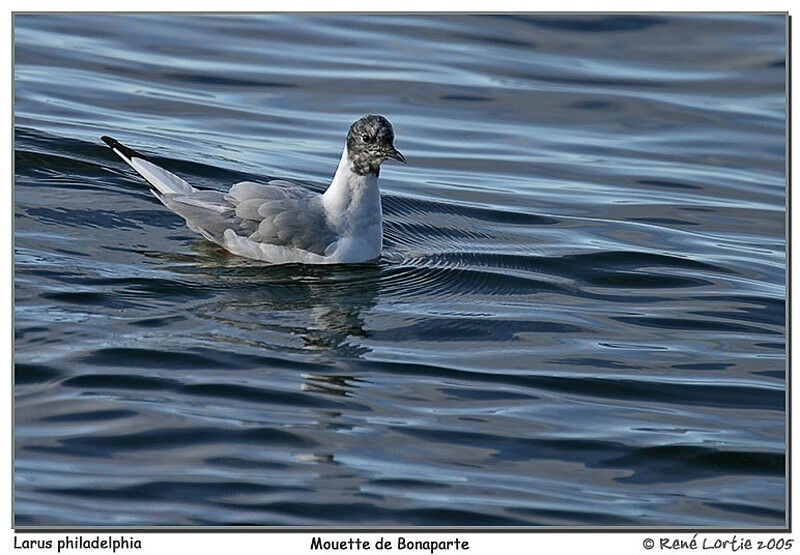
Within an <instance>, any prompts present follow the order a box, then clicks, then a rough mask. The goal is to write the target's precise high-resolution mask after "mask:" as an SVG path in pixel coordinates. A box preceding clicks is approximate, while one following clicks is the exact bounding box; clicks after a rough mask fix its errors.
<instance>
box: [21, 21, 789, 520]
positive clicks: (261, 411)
mask: <svg viewBox="0 0 800 555" xmlns="http://www.w3.org/2000/svg"><path fill="white" fill-rule="evenodd" d="M14 33H15V37H14V54H15V65H14V87H15V106H14V109H15V119H14V137H15V159H14V161H15V181H14V195H15V197H14V198H15V232H14V247H15V262H14V265H15V266H14V268H15V280H14V284H15V288H14V301H15V310H14V327H15V334H16V339H15V347H14V357H15V390H14V392H15V398H14V417H15V428H14V431H15V437H14V441H15V458H14V468H15V471H14V486H15V494H14V502H15V503H14V512H15V524H16V525H17V526H31V525H35V526H52V525H69V526H80V525H85V526H99V525H113V526H123V525H135V526H141V525H234V524H258V525H315V526H321V525H326V526H327V525H331V526H342V525H346V526H373V525H380V526H388V525H402V526H410V525H414V526H417V525H432V526H453V525H468V526H495V525H506V526H543V525H572V526H582V525H586V526H598V525H602V526H618V525H619V526H653V525H669V526H691V527H700V526H729V527H746V526H773V527H774V526H783V525H784V524H785V511H784V503H785V496H786V483H785V476H784V474H785V462H784V461H785V453H786V450H785V439H784V434H785V431H786V426H785V417H786V413H785V386H786V382H785V374H784V367H785V363H786V342H785V339H786V335H785V332H786V328H785V316H786V307H785V296H786V288H785V279H786V257H785V230H786V229H785V200H786V196H785V193H786V190H785V178H786V173H785V162H786V160H785V154H784V153H785V130H786V129H785V123H786V122H785V101H786V98H785V59H784V56H785V50H786V39H785V18H784V17H783V16H781V15H752V14H750V15H685V16H680V15H670V16H663V15H656V14H649V15H643V16H634V15H618V16H615V15H569V16H567V15H565V16H558V15H512V16H462V15H448V16H435V15H432V16H413V17H410V16H399V15H366V16H364V15H359V16H356V15H302V16H300V15H225V16H214V15H175V14H173V15H109V14H106V15H17V16H16V17H15V18H14ZM369 112H371V113H380V114H383V115H385V116H386V117H388V118H389V119H390V120H391V121H392V122H393V124H394V128H395V132H396V135H397V139H396V145H397V147H398V148H399V149H400V150H401V151H402V152H403V153H404V154H405V155H406V158H407V159H408V165H407V166H401V165H399V164H392V163H387V164H385V165H384V168H383V171H382V172H381V187H382V193H383V205H384V216H385V222H384V230H385V238H386V239H385V247H384V253H383V256H382V258H381V260H380V261H379V262H377V263H374V264H365V265H353V266H338V267H303V266H299V265H290V266H277V267H276V266H273V267H270V266H265V265H263V264H259V263H256V262H251V261H247V260H244V259H240V258H237V257H235V256H232V255H228V254H226V253H224V252H222V251H220V249H218V248H217V247H216V246H214V245H212V244H209V243H207V242H205V241H204V240H203V239H200V238H198V237H197V236H196V235H195V234H193V233H192V232H191V231H189V230H188V229H187V228H186V227H185V226H184V224H183V222H182V220H181V219H180V218H179V217H177V216H175V215H173V214H171V213H170V212H169V211H167V210H166V209H165V208H164V207H163V206H161V205H160V204H159V202H158V201H157V200H156V199H155V198H154V197H153V196H152V195H150V193H149V192H148V191H147V189H146V187H144V186H143V182H142V181H141V179H140V178H138V177H137V176H136V175H135V174H134V173H133V172H132V171H131V170H130V169H129V168H127V167H126V166H125V165H124V163H123V162H122V161H121V160H119V159H118V158H117V157H116V156H115V155H114V154H113V153H112V152H111V151H110V150H109V149H108V148H107V147H106V146H105V145H104V144H103V143H101V141H100V140H99V137H100V135H111V136H113V137H116V138H117V139H119V140H121V141H123V142H124V143H125V144H128V145H130V146H131V147H133V148H136V149H138V150H140V151H142V152H145V153H146V154H148V155H149V156H151V157H152V158H154V159H155V160H156V161H157V162H159V163H160V164H162V165H164V166H165V167H167V168H168V169H170V170H171V171H174V172H175V173H178V174H179V175H181V176H183V177H184V178H186V179H187V180H188V181H190V182H192V183H193V184H197V185H201V186H206V187H212V188H218V189H226V188H227V187H229V186H230V185H231V184H232V183H234V182H236V181H239V180H243V179H256V180H258V179H268V178H287V177H288V178H292V179H295V180H297V181H299V182H300V183H302V184H304V185H305V186H307V187H309V188H311V189H313V190H322V189H324V187H325V186H326V185H327V183H328V181H329V179H330V177H331V176H332V174H333V171H334V169H335V167H336V164H337V163H338V160H339V156H340V154H341V149H342V147H343V142H344V136H345V134H346V131H347V127H348V126H349V124H350V123H351V122H352V121H354V120H355V119H357V118H358V117H360V116H361V115H363V114H365V113H369Z"/></svg>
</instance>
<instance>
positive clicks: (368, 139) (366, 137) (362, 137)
mask: <svg viewBox="0 0 800 555" xmlns="http://www.w3.org/2000/svg"><path fill="white" fill-rule="evenodd" d="M361 140H362V141H364V142H365V143H369V142H371V141H372V137H370V136H369V135H367V134H366V133H364V134H363V135H361Z"/></svg>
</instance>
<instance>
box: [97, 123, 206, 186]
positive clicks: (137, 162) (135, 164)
mask: <svg viewBox="0 0 800 555" xmlns="http://www.w3.org/2000/svg"><path fill="white" fill-rule="evenodd" d="M100 138H101V139H102V140H103V142H104V143H106V144H107V145H108V146H110V147H111V150H113V151H114V152H116V153H117V155H118V156H119V157H120V158H122V159H123V160H124V161H125V163H126V164H128V165H129V166H130V167H132V168H133V169H134V170H136V172H137V173H138V174H139V175H141V176H142V177H144V178H145V179H146V180H147V182H148V183H150V185H152V186H153V188H154V189H155V190H154V191H153V194H155V195H156V197H158V198H159V200H161V201H162V202H163V199H161V197H159V195H158V194H157V193H160V194H161V195H165V196H172V195H188V194H191V193H193V192H195V191H196V189H195V188H194V187H192V186H191V185H189V184H188V183H187V182H186V181H185V180H183V179H181V178H180V177H178V176H177V175H175V174H174V173H170V172H168V171H167V170H165V169H164V168H161V167H159V166H157V165H156V164H154V163H153V162H152V161H150V160H148V159H147V157H145V156H144V155H143V154H140V153H139V152H136V151H135V150H133V149H132V148H128V147H127V146H125V145H123V144H122V143H121V142H119V141H118V140H116V139H112V138H111V137H106V136H103V137H100Z"/></svg>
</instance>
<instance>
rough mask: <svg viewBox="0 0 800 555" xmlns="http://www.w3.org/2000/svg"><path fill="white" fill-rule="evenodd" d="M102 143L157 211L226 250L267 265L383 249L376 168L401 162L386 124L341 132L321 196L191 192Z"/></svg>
mask: <svg viewBox="0 0 800 555" xmlns="http://www.w3.org/2000/svg"><path fill="white" fill-rule="evenodd" d="M101 139H102V140H103V141H104V142H105V143H106V144H107V145H108V146H110V147H111V149H112V150H113V151H114V152H115V153H116V154H117V155H118V156H119V157H120V158H122V159H123V160H124V161H125V162H126V163H127V164H128V165H129V166H131V167H132V168H133V169H134V170H136V171H137V172H138V173H139V175H141V176H142V177H143V178H144V179H145V180H146V181H147V182H148V183H149V184H150V186H151V189H150V190H151V192H152V193H153V194H154V195H155V196H156V198H157V199H158V200H160V201H161V202H162V203H163V204H164V206H166V207H167V208H169V209H170V210H172V211H173V212H175V213H176V214H178V215H179V216H181V217H182V218H183V219H184V220H186V225H187V226H188V227H189V229H191V230H192V231H195V232H197V233H199V234H201V235H202V236H203V237H205V238H206V239H208V240H209V241H212V242H214V243H216V244H217V245H219V246H221V247H222V248H224V249H225V250H227V251H229V252H231V253H233V254H235V255H238V256H243V257H245V258H251V259H255V260H261V261H265V262H269V263H271V264H288V263H301V264H343V263H356V262H367V261H370V260H374V259H376V258H378V257H379V256H380V253H381V249H382V248H383V226H382V221H381V220H382V211H381V195H380V190H379V188H378V174H379V173H380V166H381V163H382V162H384V161H385V160H386V159H387V158H392V159H394V160H397V161H399V162H402V163H404V164H405V161H406V160H405V157H404V156H403V155H402V154H401V153H400V152H399V151H398V150H397V149H396V148H395V147H394V130H393V129H392V124H391V123H389V120H387V119H386V118H385V117H383V116H377V115H366V116H364V117H362V118H361V119H359V120H358V121H356V122H355V123H353V124H352V125H351V126H350V130H349V131H348V133H347V140H346V142H345V147H344V152H343V153H342V157H341V160H340V161H339V167H338V168H337V169H336V174H335V175H334V176H333V180H332V181H331V184H330V185H329V186H328V188H327V190H326V191H325V193H323V194H319V193H315V192H313V191H309V190H308V189H305V188H303V187H300V186H298V185H296V184H294V183H292V182H290V181H286V180H282V179H275V180H271V181H268V182H266V183H256V182H254V181H242V182H240V183H236V184H234V185H233V186H232V187H231V188H230V190H229V191H228V192H227V193H223V192H221V191H214V190H207V189H196V188H195V187H192V186H191V185H190V184H189V183H187V182H186V181H185V180H184V179H182V178H180V177H178V176H177V175H175V174H173V173H170V172H168V171H167V170H165V169H164V168H161V167H159V166H157V165H156V164H154V163H153V162H152V161H151V160H149V159H148V158H147V157H145V156H144V155H142V154H140V153H138V152H136V151H135V150H133V149H131V148H128V147H127V146H125V145H123V144H122V143H120V142H119V141H117V140H116V139H112V138H111V137H107V136H103V137H101Z"/></svg>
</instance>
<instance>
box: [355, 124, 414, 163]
mask: <svg viewBox="0 0 800 555" xmlns="http://www.w3.org/2000/svg"><path fill="white" fill-rule="evenodd" d="M347 156H348V158H349V159H350V169H352V170H353V171H354V172H355V173H357V174H359V175H367V174H369V173H374V174H375V175H378V172H379V171H380V167H381V162H383V161H384V160H386V159H387V158H393V159H395V160H398V161H400V162H403V163H404V164H405V162H406V159H405V158H404V157H403V155H402V154H400V152H399V151H398V150H397V149H396V148H394V130H393V129H392V124H391V123H389V120H387V119H386V118H385V117H383V116H372V115H369V116H364V117H363V118H361V119H360V120H358V121H357V122H355V123H354V124H353V125H351V126H350V131H349V132H348V133H347Z"/></svg>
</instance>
